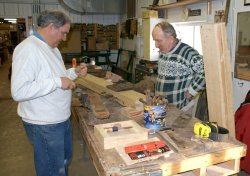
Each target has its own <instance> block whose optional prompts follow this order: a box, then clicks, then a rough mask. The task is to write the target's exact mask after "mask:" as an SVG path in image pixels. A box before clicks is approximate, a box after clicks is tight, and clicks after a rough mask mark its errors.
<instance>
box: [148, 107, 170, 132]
mask: <svg viewBox="0 0 250 176" xmlns="http://www.w3.org/2000/svg"><path fill="white" fill-rule="evenodd" d="M166 114H167V113H166V110H165V106H144V122H145V123H144V126H145V127H146V128H150V129H154V130H160V129H161V128H164V127H165V126H166Z"/></svg>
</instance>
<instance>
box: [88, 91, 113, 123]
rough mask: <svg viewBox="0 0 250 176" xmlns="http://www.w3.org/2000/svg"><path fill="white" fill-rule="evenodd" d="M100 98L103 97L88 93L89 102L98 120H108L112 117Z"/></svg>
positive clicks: (91, 92)
mask: <svg viewBox="0 0 250 176" xmlns="http://www.w3.org/2000/svg"><path fill="white" fill-rule="evenodd" d="M100 96H101V95H99V94H97V93H95V92H93V91H88V97H89V102H90V106H91V109H92V112H93V114H94V115H95V116H96V118H99V119H106V118H108V117H109V116H110V113H109V111H108V110H107V108H106V106H105V105H104V103H103V101H102V99H101V97H100Z"/></svg>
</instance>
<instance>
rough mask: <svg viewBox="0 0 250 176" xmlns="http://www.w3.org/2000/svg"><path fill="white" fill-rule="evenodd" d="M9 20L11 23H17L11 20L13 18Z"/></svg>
mask: <svg viewBox="0 0 250 176" xmlns="http://www.w3.org/2000/svg"><path fill="white" fill-rule="evenodd" d="M8 22H10V23H14V24H15V23H16V21H11V20H9V21H8Z"/></svg>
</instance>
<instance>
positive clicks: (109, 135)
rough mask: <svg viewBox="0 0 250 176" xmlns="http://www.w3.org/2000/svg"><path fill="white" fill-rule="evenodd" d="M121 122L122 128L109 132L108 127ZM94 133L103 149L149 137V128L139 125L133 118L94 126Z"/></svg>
mask: <svg viewBox="0 0 250 176" xmlns="http://www.w3.org/2000/svg"><path fill="white" fill-rule="evenodd" d="M117 124H119V125H120V126H121V127H120V128H121V129H118V131H116V132H109V131H108V130H107V128H109V127H113V126H116V125H117ZM123 127H132V128H129V129H122V128H123ZM94 134H95V136H96V138H97V139H98V141H99V142H100V144H101V145H102V147H103V149H110V148H114V147H117V146H121V145H126V144H129V143H132V142H136V141H142V140H146V139H148V130H147V129H145V128H142V127H141V126H139V125H138V124H137V123H136V122H135V121H133V120H127V121H121V122H114V123H105V124H100V125H95V126H94Z"/></svg>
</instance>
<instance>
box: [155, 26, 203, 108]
mask: <svg viewBox="0 0 250 176" xmlns="http://www.w3.org/2000/svg"><path fill="white" fill-rule="evenodd" d="M152 36H153V39H154V41H155V47H156V48H159V50H160V54H159V60H158V77H157V80H156V85H155V93H156V94H158V95H164V96H166V97H167V99H168V101H169V103H171V104H174V105H176V107H177V108H179V109H182V108H183V107H185V106H187V105H188V103H189V102H190V101H191V100H192V98H193V97H194V96H195V95H196V94H197V93H198V92H199V91H201V90H204V89H205V73H204V64H203V58H202V56H201V55H200V54H199V53H198V52H197V51H196V50H195V49H193V48H192V47H191V46H189V45H187V44H185V43H182V42H181V41H180V40H178V39H177V38H176V31H175V29H174V27H173V26H172V25H171V24H169V23H168V22H160V23H158V24H156V26H155V27H154V29H153V32H152Z"/></svg>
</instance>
